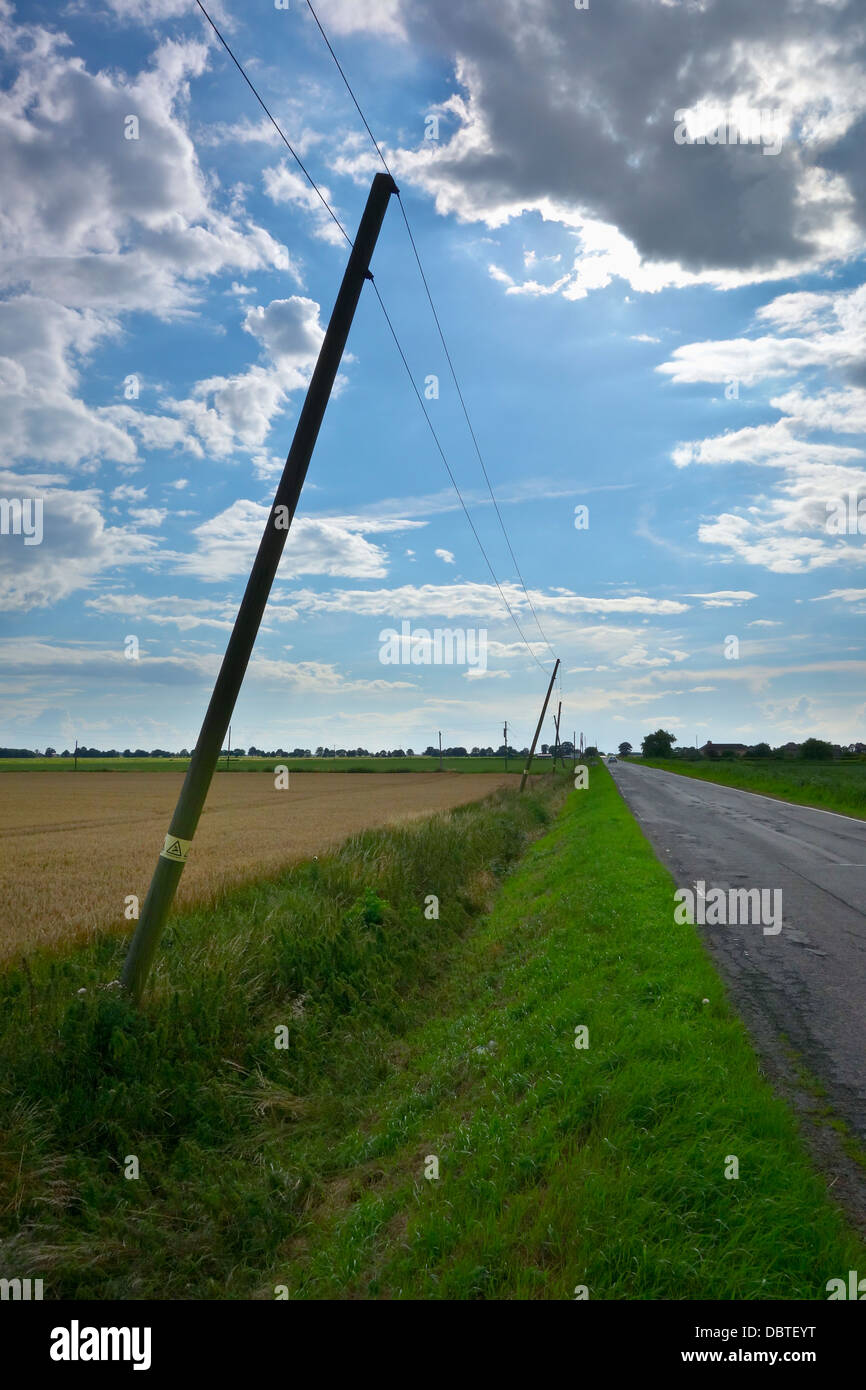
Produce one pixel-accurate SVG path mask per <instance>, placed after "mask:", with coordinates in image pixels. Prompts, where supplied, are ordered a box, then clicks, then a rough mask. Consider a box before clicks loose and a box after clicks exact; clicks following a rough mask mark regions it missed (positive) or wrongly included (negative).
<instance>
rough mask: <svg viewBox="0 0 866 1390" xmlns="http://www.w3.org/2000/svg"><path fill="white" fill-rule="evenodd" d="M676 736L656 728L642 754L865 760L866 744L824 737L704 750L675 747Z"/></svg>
mask: <svg viewBox="0 0 866 1390" xmlns="http://www.w3.org/2000/svg"><path fill="white" fill-rule="evenodd" d="M676 741H677V738H676V734H672V733H670V732H669V731H668V730H667V729H656V730H655V732H654V733H651V734H646V735H645V737H644V738H643V739H642V740H641V752H642V753H643V756H644V757H645V758H680V759H682V760H684V761H685V762H699V761H711V762H734V761H736V760H738V759H740V758H747V759H752V758H754V759H760V758H780V759H781V758H784V759H790V758H803V759H805V760H806V761H809V762H812V761H825V762H826V761H829V760H830V759H832V758H863V757H864V755H866V745H864V744H862V743H855V744H851V745H849V746H845V747H843V746H842V745H840V744H834V743H828V742H827V740H826V739H822V738H807V739H804V741H803V742H802V743H785V744H782V745H781V746H780V747H778V748H773V747H771V746H770V744H769V743H752V744H745V743H716V744H714V743H712V741H710V740H708V741H707V742H706V743H705V744H704V745H703V747H702V748H695V747H685V748H674V746H673V745H674V744H675V743H676ZM619 751H620V754H621V755H622V757H628V755H629V753H631V751H632V746H631V744H630V743H621V744H620V745H619Z"/></svg>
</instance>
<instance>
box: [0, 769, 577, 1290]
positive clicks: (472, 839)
mask: <svg viewBox="0 0 866 1390" xmlns="http://www.w3.org/2000/svg"><path fill="white" fill-rule="evenodd" d="M564 791H565V787H564V784H563V783H562V782H561V781H559V780H558V779H551V785H548V784H545V786H544V788H543V789H540V790H539V789H536V790H533V791H531V792H528V793H527V794H526V795H524V797H522V798H520V797H518V796H517V793H516V789H515V790H508V791H505V792H501V793H498V794H496V795H494V796H492V797H491V798H489V799H488V800H486V801H484V802H480V803H475V804H474V805H471V806H468V807H465V808H459V809H457V810H454V811H452V812H446V813H443V814H439V815H435V816H433V817H431V818H429V819H427V820H424V821H413V822H410V823H408V824H405V825H401V826H396V827H392V828H388V829H386V830H381V831H368V832H365V833H362V834H359V835H357V836H354V837H352V838H351V839H349V840H348V841H346V843H345V844H344V845H342V846H341V847H340V848H339V849H338V850H337V851H335V852H333V853H331V854H327V855H323V856H322V857H321V858H320V859H318V860H314V861H310V862H307V863H304V864H302V865H298V866H296V867H295V868H293V869H291V870H289V871H288V872H286V873H284V874H283V875H281V876H280V877H278V878H277V879H275V880H273V881H265V882H261V883H259V884H256V885H251V886H249V887H247V888H246V889H243V890H239V891H236V892H233V893H230V894H228V895H226V896H225V897H224V898H223V899H222V900H221V901H220V902H219V903H218V904H217V905H215V906H214V907H213V908H211V909H200V910H198V911H194V912H190V913H187V914H185V915H183V916H181V917H179V918H177V919H175V920H174V921H173V922H172V924H171V925H170V927H169V929H168V930H167V932H166V934H165V936H164V937H163V940H162V943H161V946H160V951H159V959H158V965H157V968H156V969H155V972H154V975H153V977H152V988H151V989H150V991H149V993H148V996H147V1000H146V1005H145V1008H144V1009H143V1011H142V1012H141V1013H136V1012H135V1011H134V1010H133V1009H131V1007H130V1006H129V1004H128V1003H127V1001H126V999H125V998H124V997H123V996H122V995H121V994H120V992H119V990H118V989H117V988H106V986H107V985H109V984H110V982H111V981H112V980H114V979H115V978H116V976H117V975H118V974H119V971H120V965H121V959H122V946H121V943H120V942H119V941H118V939H117V937H116V936H108V935H103V936H100V937H97V938H96V939H95V940H93V941H92V942H91V943H90V944H89V945H87V946H86V947H79V948H77V949H66V950H58V951H56V952H48V951H44V952H42V953H38V954H36V955H33V956H32V957H30V959H29V963H28V968H27V970H26V971H25V970H15V971H12V972H10V973H7V974H6V975H5V976H3V977H2V978H0V1078H2V1081H0V1136H2V1138H0V1238H2V1246H0V1272H2V1274H4V1275H7V1274H8V1276H9V1277H14V1275H15V1271H16V1270H19V1269H24V1270H32V1271H33V1277H42V1278H44V1280H45V1296H46V1297H54V1298H58V1297H84V1298H87V1297H95V1298H116V1297H133V1298H136V1297H157V1298H163V1297H166V1298H167V1297H172V1298H174V1297H180V1298H224V1297H239V1296H240V1297H243V1296H248V1295H249V1294H250V1292H251V1290H252V1289H253V1288H255V1287H257V1286H258V1284H259V1283H260V1280H261V1273H262V1269H263V1268H264V1266H265V1265H266V1264H267V1263H268V1260H269V1259H270V1258H271V1257H272V1256H273V1252H274V1251H275V1249H276V1248H278V1246H279V1244H280V1242H281V1241H284V1240H286V1239H288V1238H289V1237H290V1236H291V1235H292V1234H293V1233H294V1232H295V1231H296V1230H297V1228H298V1225H299V1223H300V1222H301V1220H302V1218H303V1212H304V1210H305V1206H306V1204H307V1202H308V1201H309V1200H310V1195H311V1193H312V1192H313V1191H315V1190H317V1189H318V1187H319V1185H320V1184H321V1183H322V1181H324V1180H325V1178H326V1176H327V1174H328V1173H329V1171H330V1169H331V1167H332V1160H331V1159H329V1158H328V1157H327V1147H328V1145H329V1144H330V1143H331V1141H334V1142H335V1143H336V1142H337V1140H338V1138H339V1136H340V1135H341V1134H342V1133H343V1131H344V1130H345V1129H346V1128H348V1127H351V1125H352V1124H353V1123H354V1122H355V1120H356V1118H357V1116H358V1114H359V1113H360V1111H361V1109H362V1108H363V1105H364V1102H365V1098H366V1097H367V1096H368V1095H369V1094H370V1092H371V1091H372V1090H373V1089H374V1088H375V1087H376V1086H377V1085H379V1084H380V1083H381V1081H382V1080H383V1079H384V1077H385V1076H386V1075H387V1074H388V1072H389V1070H390V1067H391V1056H392V1051H393V1049H394V1048H395V1047H396V1046H398V1045H399V1040H400V1038H401V1037H402V1035H403V1034H404V1033H405V1031H406V1029H407V1028H409V1027H410V1026H411V1025H412V1023H413V1022H415V1021H416V1020H417V1019H418V1017H419V1016H422V1015H423V1013H424V1010H425V1007H426V1003H425V1001H426V998H427V993H428V991H429V990H430V988H431V986H432V985H433V984H434V982H435V981H436V979H437V978H438V977H439V975H440V974H441V972H442V971H443V969H445V968H446V964H447V961H448V958H449V952H450V950H451V949H453V947H454V945H455V943H456V942H458V941H459V940H460V938H461V936H462V935H463V934H464V933H465V932H466V931H467V930H468V929H469V927H470V926H471V924H472V923H473V922H475V921H477V920H478V918H479V916H480V915H481V914H483V913H484V912H485V911H486V910H487V909H488V908H489V906H490V904H491V901H492V898H493V896H494V894H495V890H496V886H497V884H498V883H499V882H500V881H501V880H502V878H503V877H504V875H505V874H506V873H507V872H508V870H509V868H510V866H511V865H513V864H514V862H515V860H516V859H517V857H518V856H519V855H520V853H521V851H522V850H523V849H524V848H525V846H526V844H527V842H528V841H529V840H530V839H531V838H532V837H533V836H537V835H538V834H539V833H540V832H541V830H542V829H543V827H544V826H545V824H546V823H547V821H548V819H549V816H550V813H551V812H550V808H551V806H552V805H554V804H556V802H557V801H558V800H559V799H561V797H562V796H563V795H564ZM430 895H436V896H437V897H438V898H439V903H440V909H439V917H438V920H437V919H435V918H431V917H428V916H425V910H427V911H429V910H431V908H432V904H431V903H429V902H428V901H427V899H428V898H429V896H430ZM81 991H83V992H81ZM282 1027H287V1028H288V1040H289V1046H288V1048H287V1049H278V1048H277V1047H276V1046H275V1042H276V1040H277V1038H278V1036H279V1034H278V1032H277V1030H278V1029H281V1028H282ZM310 1125H312V1126H313V1127H314V1129H315V1130H316V1132H317V1134H324V1135H326V1136H327V1137H328V1138H327V1143H326V1153H325V1157H324V1166H323V1167H322V1166H321V1165H320V1164H319V1161H318V1160H317V1159H316V1158H315V1157H314V1155H313V1152H312V1150H311V1149H310V1147H309V1146H308V1145H307V1144H306V1143H305V1141H303V1140H302V1141H301V1142H300V1143H299V1142H298V1135H299V1130H305V1129H306V1128H307V1127H308V1126H310ZM130 1156H135V1157H136V1158H137V1159H138V1163H139V1165H140V1177H139V1178H137V1179H134V1178H133V1179H127V1178H126V1177H125V1176H124V1172H125V1170H126V1169H127V1168H128V1167H129V1165H128V1163H127V1160H128V1158H129V1157H130ZM24 1277H26V1275H25V1276H24Z"/></svg>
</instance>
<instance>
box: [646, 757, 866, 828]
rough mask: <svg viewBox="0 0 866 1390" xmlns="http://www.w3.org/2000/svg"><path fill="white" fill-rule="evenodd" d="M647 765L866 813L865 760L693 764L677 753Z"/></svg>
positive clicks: (854, 813) (801, 801)
mask: <svg viewBox="0 0 866 1390" xmlns="http://www.w3.org/2000/svg"><path fill="white" fill-rule="evenodd" d="M640 761H641V763H645V764H646V766H647V767H660V768H662V769H663V770H664V771H665V772H679V773H681V774H682V775H683V776H684V777H702V778H703V779H704V780H705V781H708V782H721V783H722V785H723V786H726V787H739V788H741V789H742V790H743V791H750V792H760V793H761V794H762V795H763V796H777V797H780V798H781V799H782V800H783V801H796V802H798V803H799V804H800V805H801V806H817V807H819V809H821V810H824V811H839V812H841V814H842V815H846V816H860V817H866V762H806V761H803V762H800V760H799V759H795V758H792V759H790V760H788V759H780V760H779V761H775V760H773V761H770V760H767V759H763V758H762V759H755V760H754V761H747V760H745V759H742V760H741V759H739V758H738V759H737V761H736V762H701V763H689V762H685V761H680V760H679V759H677V758H641V759H640Z"/></svg>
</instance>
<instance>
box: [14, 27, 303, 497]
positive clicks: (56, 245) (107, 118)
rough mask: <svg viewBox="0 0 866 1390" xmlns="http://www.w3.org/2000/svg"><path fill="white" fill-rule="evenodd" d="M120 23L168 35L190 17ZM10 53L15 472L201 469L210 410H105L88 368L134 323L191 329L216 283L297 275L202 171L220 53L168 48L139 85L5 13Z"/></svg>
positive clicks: (188, 43)
mask: <svg viewBox="0 0 866 1390" xmlns="http://www.w3.org/2000/svg"><path fill="white" fill-rule="evenodd" d="M116 9H117V12H118V14H121V13H124V14H125V15H127V17H130V18H137V19H143V20H157V19H160V18H164V17H166V16H167V15H168V14H170V13H175V12H177V13H180V12H181V10H183V12H187V11H188V6H186V5H183V6H182V7H178V8H177V9H176V10H175V9H172V6H171V4H170V3H168V0H166V3H163V4H160V3H156V0H155V2H154V3H153V4H149V5H148V4H144V3H142V4H140V5H136V6H130V7H128V9H126V10H124V9H123V7H122V6H121V5H120V4H119V3H118V5H117V6H116ZM0 50H2V51H3V52H4V53H5V55H6V57H7V59H8V60H9V61H10V62H11V63H12V64H13V65H14V68H15V76H14V79H13V80H12V81H11V83H10V84H9V85H7V86H5V87H3V88H0V183H2V186H3V187H4V188H5V189H7V190H11V189H14V190H15V194H14V197H6V198H4V199H3V202H2V206H0V290H3V291H5V292H6V298H5V299H4V300H3V302H2V303H0V422H2V423H0V447H2V449H3V453H4V456H5V458H6V459H7V461H13V460H15V459H18V458H26V459H27V460H28V462H32V461H34V460H36V461H38V462H41V463H47V464H57V463H63V464H67V465H69V466H74V465H79V466H84V467H87V466H94V467H95V466H96V463H97V460H100V459H108V460H112V461H115V462H117V463H118V464H120V465H122V466H124V467H126V468H127V469H129V470H133V469H134V468H135V467H136V466H138V463H139V458H140V456H139V444H142V445H143V446H144V447H145V448H157V449H172V448H184V449H187V450H189V451H190V452H192V453H194V454H198V455H201V453H202V452H203V450H202V438H201V435H200V432H199V431H197V429H196V428H195V426H196V424H197V423H198V420H197V419H196V418H195V416H196V406H193V407H191V408H190V410H189V411H188V412H187V417H186V418H184V416H183V413H182V412H181V413H180V418H176V417H175V418H172V413H171V411H169V412H168V415H166V416H161V415H154V414H149V413H146V412H144V411H142V410H140V409H138V408H136V407H134V406H132V405H129V404H122V405H121V404H118V405H110V406H104V407H101V408H91V407H89V406H87V405H86V404H85V403H84V401H83V400H82V399H81V398H80V394H79V393H80V376H81V368H82V365H83V364H86V363H87V362H88V361H89V359H90V358H91V357H92V356H93V354H94V352H95V351H96V350H97V349H98V348H99V349H101V348H104V347H105V346H106V344H107V343H109V342H110V341H111V340H113V339H116V338H117V337H118V336H119V335H120V333H121V328H122V318H123V315H124V314H126V313H129V312H133V311H140V312H144V313H147V314H152V315H157V316H159V317H161V318H170V317H172V316H175V315H178V314H188V313H189V312H191V311H192V310H193V309H194V307H195V305H196V304H197V303H198V300H199V298H200V295H201V290H202V286H203V284H204V282H205V281H206V280H207V279H208V278H209V277H211V276H214V275H217V274H221V273H224V272H225V271H228V270H234V271H236V272H238V271H239V272H249V271H254V270H258V269H263V270H271V269H282V270H284V271H286V272H289V273H292V272H293V271H294V269H295V268H294V266H293V263H292V262H291V260H290V258H289V255H288V252H287V251H286V248H285V247H283V246H281V245H280V244H279V243H278V242H277V241H275V240H274V239H273V238H272V237H271V236H270V235H269V234H268V233H267V232H266V231H265V230H264V229H263V228H262V227H260V226H258V225H256V223H255V222H254V221H252V220H251V219H250V218H248V217H246V216H245V215H244V213H243V210H242V208H241V207H240V206H239V205H238V203H237V200H236V199H231V200H228V203H227V205H225V200H222V199H221V197H220V193H219V188H218V185H217V184H216V183H215V182H214V181H209V180H208V179H207V178H206V177H205V175H204V173H203V171H202V169H201V168H200V165H199V162H198V158H197V155H196V151H195V147H194V145H193V143H192V140H191V139H190V136H189V133H188V130H187V126H186V109H187V105H188V101H189V95H190V82H191V81H192V80H193V79H194V78H196V77H199V76H200V75H201V74H202V73H203V72H204V70H205V67H206V65H207V62H208V54H209V45H208V42H202V41H199V40H165V41H163V42H162V43H161V44H160V45H159V46H158V47H157V48H156V50H155V51H154V53H153V54H152V57H151V59H150V61H149V62H147V63H146V65H145V66H144V67H143V68H142V70H141V71H139V72H137V73H134V74H127V73H123V72H121V71H119V70H118V69H116V68H112V69H111V70H107V69H101V70H98V71H91V70H89V69H88V67H87V66H86V64H85V63H84V62H83V60H82V59H81V58H79V57H77V56H76V55H74V54H73V53H71V52H70V43H69V40H68V38H67V37H66V36H65V35H64V34H63V33H62V32H59V31H53V30H48V29H46V28H44V27H42V26H40V25H36V24H16V23H15V21H14V19H13V17H12V11H11V7H10V6H9V5H6V4H4V5H3V6H2V7H0ZM128 136H131V137H133V138H127V137H128ZM294 384H296V383H295V379H294V378H293V379H292V380H291V381H290V382H289V384H288V387H287V385H286V383H285V382H282V383H281V385H280V387H279V390H280V391H282V392H284V391H285V390H286V389H292V386H293V385H294ZM216 389H217V388H214V390H216ZM223 389H224V390H225V391H228V392H229V394H231V386H230V384H229V383H226V384H224V386H223ZM262 389H264V388H262ZM253 390H254V391H255V383H254V385H253ZM200 394H201V395H204V396H206V394H207V386H206V385H205V386H204V387H203V388H202V392H201V393H200ZM280 399H281V398H280ZM196 405H197V407H198V410H199V412H200V414H201V416H202V420H201V423H202V424H203V427H204V431H205V435H207V434H208V433H209V434H210V435H213V434H214V433H216V434H217V435H218V434H219V429H218V423H219V422H218V421H217V422H216V424H215V423H214V421H213V420H212V418H211V417H209V416H208V415H207V414H206V411H207V410H208V408H210V409H212V410H214V412H215V414H216V415H217V416H219V413H220V412H219V408H218V407H214V406H213V405H212V404H211V406H210V407H208V405H207V403H204V404H202V402H201V401H198V402H197V403H196ZM229 413H230V412H229ZM190 415H191V416H193V417H194V418H193V419H192V420H190V418H189V416H190ZM190 426H192V427H190ZM253 433H255V432H254V431H253Z"/></svg>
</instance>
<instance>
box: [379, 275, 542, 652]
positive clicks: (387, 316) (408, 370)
mask: <svg viewBox="0 0 866 1390" xmlns="http://www.w3.org/2000/svg"><path fill="white" fill-rule="evenodd" d="M373 290H374V293H375V295H376V298H377V299H378V301H379V303H380V305H381V306H382V313H383V314H384V315H385V322H386V323H387V325H388V327H389V328H390V330H391V336H392V337H393V339H394V342H395V344H396V347H397V351H398V352H399V354H400V358H401V360H402V362H403V366H404V367H405V368H406V374H407V376H408V377H409V380H410V382H411V383H412V390H413V391H414V392H415V395H416V396H417V398H418V404H419V405H420V407H421V409H422V411H423V412H424V419H425V420H426V421H427V425H428V427H429V429H430V433H431V434H432V436H433V439H434V440H435V443H436V448H437V449H438V450H439V453H440V454H441V456H442V462H443V463H444V464H445V467H446V469H447V471H448V477H449V478H450V479H451V484H452V486H453V488H454V491H455V492H456V493H457V496H458V498H459V501H460V505H461V507H462V508H463V510H464V512H465V513H466V520H467V521H468V522H469V525H470V526H471V527H472V534H473V536H474V537H475V539H476V541H477V542H478V548H479V550H480V551H481V554H482V555H483V556H484V559H485V562H486V564H487V568H488V569H489V570H490V574H491V576H492V578H493V582H494V584H495V585H496V587H497V589H498V590H499V594H500V597H501V599H502V602H503V603H504V604H505V607H506V608H507V609H508V612H509V614H510V617H511V621H512V622H513V623H514V626H515V627H516V628H517V631H518V632H519V633H520V636H521V640H522V641H523V644H524V646H525V647H526V650H527V651H528V652H529V654H530V656H531V657H532V659H533V661H534V662H535V664H536V665H537V666H538V667H540V669H541V670H542V671H543V670H544V667H543V666H542V665H541V662H540V661H539V660H538V657H537V656H536V655H535V652H534V651H533V650H532V645H531V643H530V642H528V641H527V639H526V634H525V633H524V631H523V628H522V627H521V626H520V623H519V622H518V621H517V618H516V617H515V615H514V610H513V609H512V607H511V604H510V603H509V602H508V599H507V598H506V597H505V593H504V591H503V588H502V585H501V584H500V582H499V580H498V579H497V578H496V573H495V571H494V569H493V566H492V564H491V563H490V557H489V556H488V554H487V551H486V550H485V549H484V545H483V543H482V541H481V537H480V536H479V534H478V531H477V530H476V527H475V522H474V521H473V520H472V517H471V516H470V514H469V509H468V507H467V506H466V503H465V502H464V501H463V494H462V493H461V491H460V489H459V487H458V486H457V480H456V479H455V477H454V474H453V473H452V471H451V465H450V464H449V462H448V459H447V457H446V454H445V450H444V449H443V448H442V444H441V443H440V440H439V436H438V434H437V433H436V429H435V426H434V424H433V421H432V420H431V419H430V412H429V411H428V409H427V407H426V405H425V404H424V398H423V397H422V395H421V392H420V391H419V390H418V385H417V382H416V381H415V377H414V375H413V372H412V368H411V367H410V366H409V363H408V361H407V360H406V354H405V352H404V351H403V348H402V346H401V343H400V339H399V338H398V337H397V332H396V330H395V328H394V325H393V323H392V322H391V316H390V314H389V313H388V310H387V309H386V308H385V305H384V302H383V300H382V296H381V295H380V293H379V289H378V286H377V285H376V282H375V280H374V281H373Z"/></svg>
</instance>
